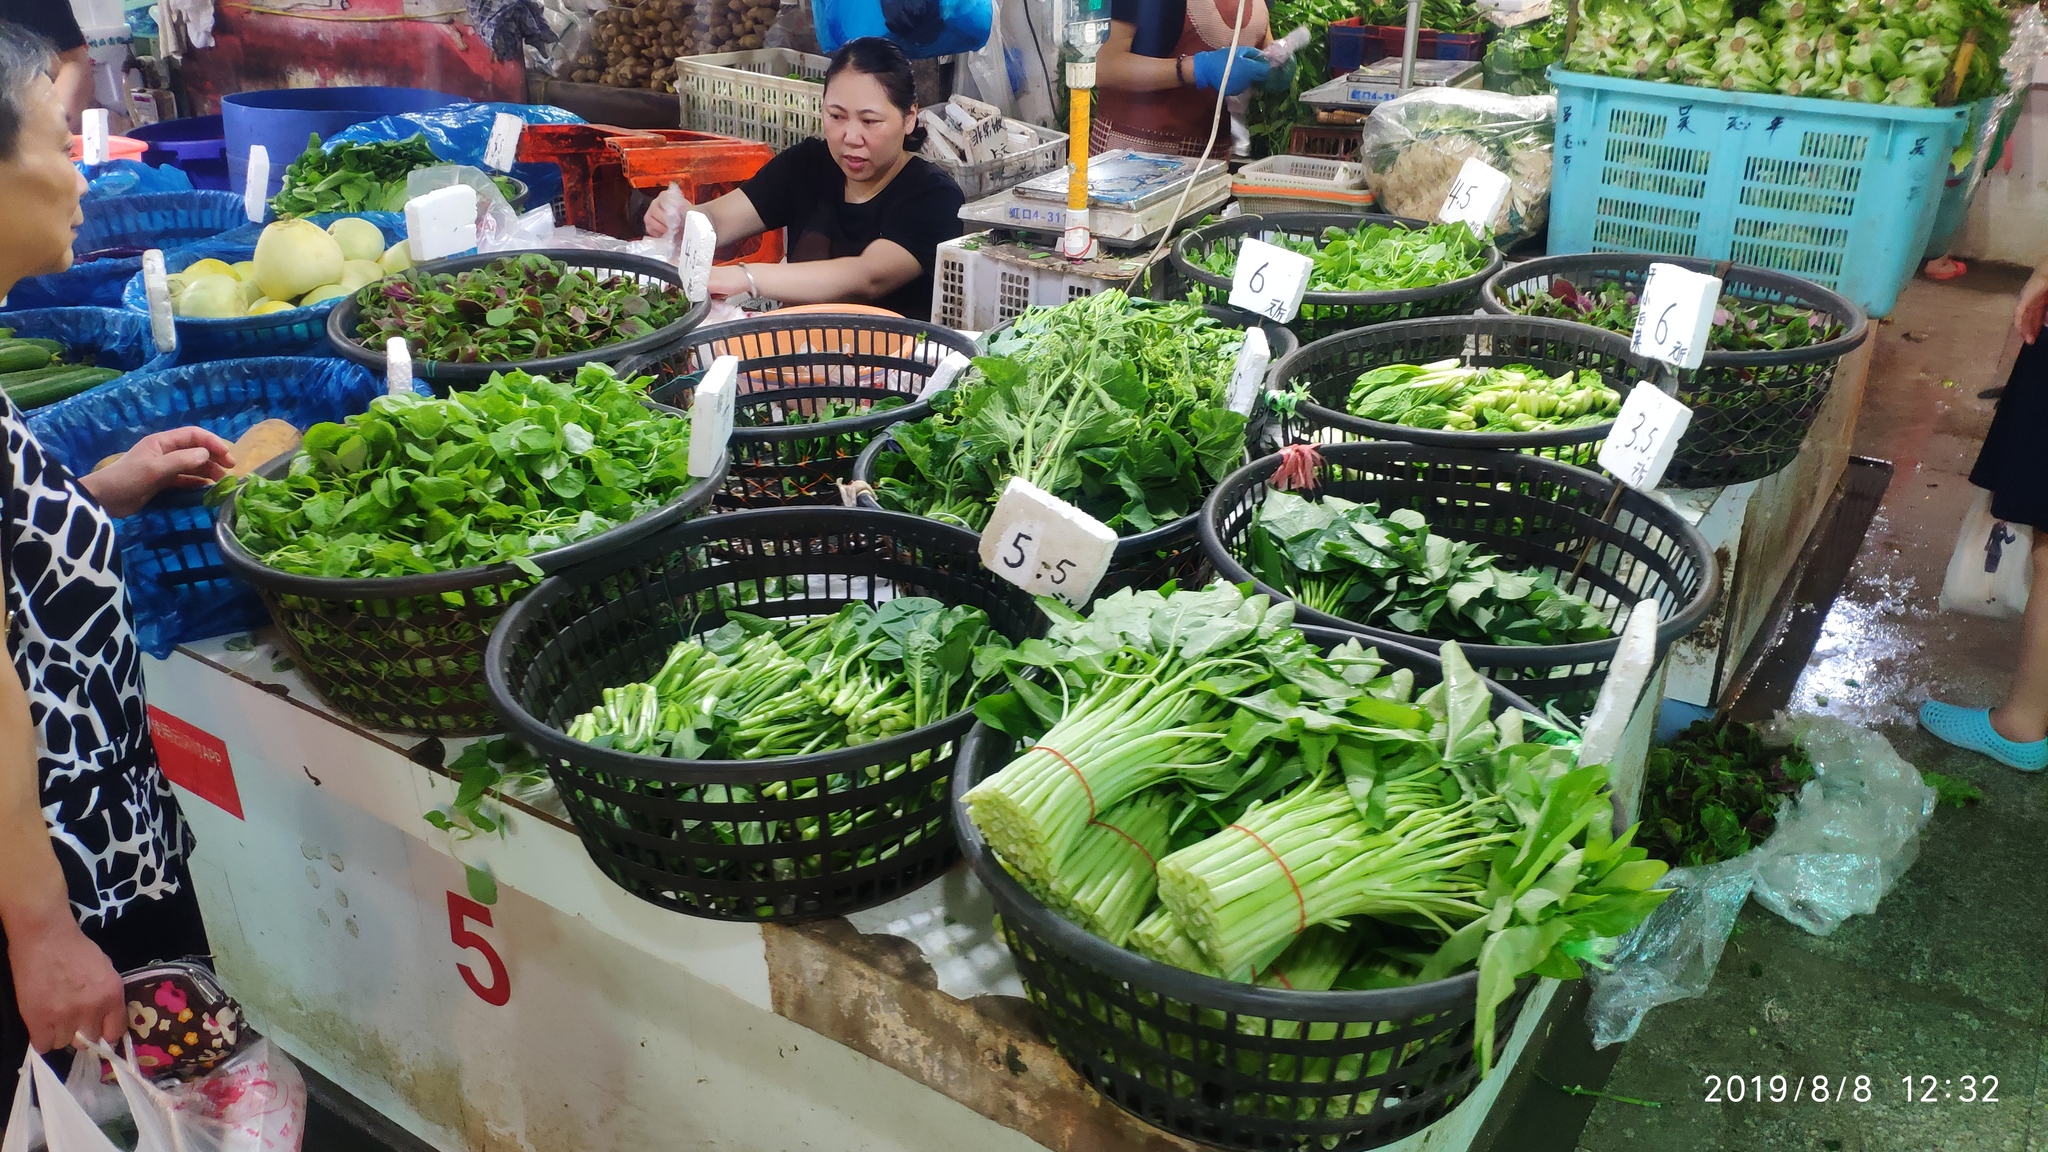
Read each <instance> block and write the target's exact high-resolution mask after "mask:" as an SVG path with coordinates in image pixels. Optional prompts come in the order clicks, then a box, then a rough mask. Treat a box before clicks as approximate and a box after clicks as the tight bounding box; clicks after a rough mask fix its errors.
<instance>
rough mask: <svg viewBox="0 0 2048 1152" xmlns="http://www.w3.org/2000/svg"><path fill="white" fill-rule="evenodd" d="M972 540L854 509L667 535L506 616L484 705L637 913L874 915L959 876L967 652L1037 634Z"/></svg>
mask: <svg viewBox="0 0 2048 1152" xmlns="http://www.w3.org/2000/svg"><path fill="white" fill-rule="evenodd" d="M978 543H979V542H978V540H977V538H976V537H975V535H974V534H973V533H971V532H966V531H963V530H961V529H958V528H954V527H950V526H948V525H945V524H937V523H933V522H932V521H929V520H924V519H920V518H918V517H915V516H905V515H902V514H900V513H894V512H877V511H871V510H867V509H849V508H763V509H755V510H751V511H743V512H733V513H730V514H726V515H721V516H710V517H705V518H702V519H699V520H694V521H690V522H688V523H685V524H680V525H677V526H675V527H674V528H671V529H668V530H665V531H663V532H660V533H657V534H655V535H652V536H648V537H646V538H644V539H642V540H639V541H637V542H635V543H633V544H631V545H629V546H627V547H624V548H620V549H617V550H614V551H612V552H610V553H607V554H606V555H604V556H601V557H597V558H593V559H592V560H591V561H590V562H589V563H586V564H582V565H578V566H576V567H575V568H573V569H569V570H566V571H564V572H561V573H559V574H557V575H556V576H553V577H551V578H549V579H548V580H546V581H544V582H542V583H541V584H540V586H539V587H537V588H535V589H534V590H533V592H532V594H531V595H529V596H528V597H527V598H525V599H524V600H522V601H520V602H519V604H517V605H516V606H514V608H513V610H512V611H511V612H510V613H508V614H507V615H506V618H505V621H504V623H503V625H502V626H500V627H499V629H498V630H497V632H496V633H495V634H494V635H493V636H492V638H491V649H490V661H489V668H490V689H491V699H492V701H493V702H494V703H495V704H496V706H497V708H498V710H499V712H500V713H501V714H502V715H503V716H504V717H505V722H506V723H507V724H508V725H509V726H510V731H511V732H512V734H513V735H515V736H517V737H518V738H519V739H520V740H521V741H523V742H524V743H525V744H526V745H527V746H528V747H529V748H532V749H533V750H534V752H535V753H536V754H538V755H539V756H540V757H541V759H542V760H543V761H544V762H545V763H546V764H547V765H548V769H549V772H550V774H551V775H553V777H554V780H555V786H556V788H557V789H558V790H559V791H560V793H561V796H562V800H563V802H564V803H566V804H567V805H568V807H569V812H570V815H571V816H572V817H573V818H574V819H575V821H576V827H577V829H578V831H579V832H581V834H582V836H583V842H584V847H585V848H586V849H587V850H588V851H589V853H590V856H591V859H592V860H594V861H595V862H596V863H597V866H598V868H599V869H601V870H602V871H603V872H604V873H605V875H607V876H609V877H611V878H612V880H613V881H614V882H616V883H617V884H618V885H619V886H620V887H621V888H624V889H625V890H626V891H628V892H631V893H632V894H633V895H635V896H638V897H640V898H641V899H643V900H647V901H649V902H651V903H654V904H659V905H661V906H662V907H664V908H671V909H674V910H675V911H678V912H685V913H688V914H690V915H692V916H702V917H706V918H709V919H716V920H752V921H792V920H804V919H811V918H815V917H820V916H833V915H838V914H840V913H844V912H851V911H855V910H857V909H861V908H866V907H870V906H872V905H875V904H880V903H883V902H885V901H888V900H891V899H894V898H895V897H897V896H900V895H902V894H904V893H905V892H908V891H910V890H911V889H913V888H916V887H918V886H919V885H921V884H923V883H924V882H926V881H927V880H930V879H932V878H933V877H935V876H937V875H938V874H939V873H941V872H943V871H945V869H946V867H947V866H948V865H949V864H951V863H952V862H953V860H954V859H955V856H956V852H957V848H956V845H955V843H954V840H953V837H952V835H951V833H950V832H949V831H948V829H947V826H946V796H947V789H948V785H949V782H950V780H951V777H952V772H953V763H954V753H955V749H956V746H957V743H958V741H959V740H960V738H961V737H962V736H964V735H966V734H967V730H968V728H969V727H970V726H972V725H973V723H974V714H973V712H971V711H970V710H969V708H970V706H971V705H972V703H973V701H974V700H975V699H976V697H977V696H978V695H979V694H980V692H981V690H982V688H983V687H984V686H985V685H986V684H987V683H988V682H989V681H990V679H991V678H992V677H995V676H997V675H998V674H997V673H996V672H995V671H994V669H993V667H990V666H986V665H985V664H984V663H983V661H984V660H986V659H988V658H989V656H987V655H984V654H987V653H995V654H999V653H1003V652H1007V651H1008V650H1009V648H1010V646H1011V644H1012V643H1014V642H1016V641H1021V640H1025V639H1026V638H1027V637H1029V636H1031V635H1032V634H1034V633H1035V632H1036V631H1037V630H1038V629H1040V628H1042V627H1043V622H1042V620H1041V618H1040V616H1039V614H1038V613H1037V611H1036V610H1034V609H1033V607H1032V605H1031V601H1030V598H1029V597H1027V596H1026V595H1025V594H1024V593H1022V592H1021V591H1019V590H1017V589H1016V588H1014V587H1012V586H1011V585H1009V584H1007V583H1004V582H1002V581H1000V580H998V579H997V578H996V577H994V576H993V575H991V574H990V573H989V572H988V571H987V570H985V569H984V568H982V566H981V561H980V559H979V558H978V556H977V553H976V550H977V548H978Z"/></svg>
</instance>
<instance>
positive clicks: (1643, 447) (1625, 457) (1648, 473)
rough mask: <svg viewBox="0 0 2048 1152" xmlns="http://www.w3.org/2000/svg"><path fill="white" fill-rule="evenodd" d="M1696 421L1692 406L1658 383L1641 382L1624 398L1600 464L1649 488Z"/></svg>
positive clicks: (1633, 485)
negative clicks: (1676, 398) (1682, 402)
mask: <svg viewBox="0 0 2048 1152" xmlns="http://www.w3.org/2000/svg"><path fill="white" fill-rule="evenodd" d="M1691 424H1692V409H1690V408H1687V407H1686V406H1685V405H1683V404H1680V403H1679V402H1678V401H1676V400H1674V399H1672V398H1671V397H1669V396H1666V395H1665V394H1664V393H1663V391H1662V390H1661V389H1659V388H1658V387H1657V386H1656V385H1655V384H1649V383H1640V384H1637V385H1636V386H1635V390H1634V391H1633V392H1630V393H1629V394H1628V399H1627V400H1626V401H1623V402H1622V405H1621V415H1619V416H1616V417H1615V418H1614V431H1612V432H1609V433H1608V434H1607V442H1606V443H1604V444H1602V445H1601V446H1600V466H1601V467H1602V468H1605V469H1607V471H1608V472H1610V473H1612V474H1613V475H1614V478H1615V479H1617V480H1619V481H1621V482H1622V483H1623V484H1626V485H1628V486H1629V487H1631V488H1634V489H1635V490H1637V491H1638V492H1648V491H1649V490H1650V489H1652V488H1655V487H1656V486H1657V485H1658V484H1659V483H1661V482H1662V481H1663V479H1664V470H1665V469H1666V468H1669V467H1671V454H1672V453H1673V452H1676V451H1677V450H1678V441H1679V438H1680V437H1682V436H1684V435H1685V430H1686V428H1687V427H1688V426H1690V425H1691Z"/></svg>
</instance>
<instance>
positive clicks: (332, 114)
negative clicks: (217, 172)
mask: <svg viewBox="0 0 2048 1152" xmlns="http://www.w3.org/2000/svg"><path fill="white" fill-rule="evenodd" d="M463 102H464V98H463V97H461V96H451V95H449V94H448V93H446V92H435V91H432V90H431V89H427V88H273V89H271V90H269V91H266V92H240V93H237V94H235V95H233V96H223V97H222V98H221V102H220V110H221V121H222V125H223V128H224V129H225V133H226V139H227V153H228V188H229V190H230V191H232V192H235V193H236V194H238V195H239V194H240V193H241V191H242V185H243V182H244V177H245V176H246V175H247V174H248V171H249V149H250V147H251V146H253V145H256V144H261V145H263V147H264V148H265V149H266V150H268V151H269V153H270V187H269V188H267V189H265V191H264V195H265V197H270V196H275V195H277V189H278V186H279V185H280V184H281V183H282V182H283V180H284V170H285V169H286V168H288V167H290V166H291V162H292V161H293V160H296V159H298V157H299V153H301V152H304V151H305V150H306V140H307V138H308V137H309V136H311V135H312V134H313V133H315V132H317V133H319V134H320V138H321V139H323V140H324V139H326V138H327V137H329V136H332V135H334V134H335V133H336V132H339V131H341V130H342V129H343V128H346V127H348V126H349V125H351V124H360V123H362V122H363V121H365V120H375V119H376V118H378V117H379V116H390V115H392V114H394V113H398V112H424V111H426V110H427V109H429V108H441V107H445V106H447V105H449V104H460V103H463Z"/></svg>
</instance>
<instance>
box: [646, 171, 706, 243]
mask: <svg viewBox="0 0 2048 1152" xmlns="http://www.w3.org/2000/svg"><path fill="white" fill-rule="evenodd" d="M694 207H696V205H694V204H692V203H690V202H689V200H688V199H686V198H685V197H684V196H683V190H682V188H681V187H680V186H678V185H676V184H674V183H671V184H670V185H669V186H668V187H667V188H664V189H662V191H661V195H659V196H656V197H655V198H654V203H652V204H649V205H648V206H647V218H646V220H645V221H644V222H643V224H644V226H645V228H646V229H647V234H648V235H649V236H652V237H654V238H655V239H657V240H659V239H660V238H662V237H663V236H666V235H668V234H669V232H670V230H672V229H676V228H681V227H682V226H683V214H684V213H685V212H688V211H689V210H690V209H692V208H694Z"/></svg>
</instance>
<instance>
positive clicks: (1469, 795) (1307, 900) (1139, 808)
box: [953, 582, 1665, 1152]
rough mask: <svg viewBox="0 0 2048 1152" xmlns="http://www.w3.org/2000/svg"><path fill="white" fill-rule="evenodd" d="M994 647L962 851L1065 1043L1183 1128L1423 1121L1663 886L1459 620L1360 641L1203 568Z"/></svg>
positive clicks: (1252, 1139)
mask: <svg viewBox="0 0 2048 1152" xmlns="http://www.w3.org/2000/svg"><path fill="white" fill-rule="evenodd" d="M999 657H1000V658H1001V659H1002V660H1003V662H1004V663H1005V664H1006V665H1007V668H1006V672H1007V674H1008V676H1009V680H1010V684H1011V690H1010V691H1009V692H1006V693H998V694H996V695H992V696H990V697H988V698H986V699H984V700H983V701H982V703H981V704H980V705H979V706H978V708H977V711H978V712H979V713H980V714H981V716H982V718H983V720H984V723H982V724H980V725H978V726H976V728H975V729H974V731H973V732H972V733H970V734H969V735H968V737H967V739H966V740H965V741H964V742H963V744H962V747H961V754H960V765H959V769H958V771H957V772H956V774H955V778H954V784H953V788H954V797H955V805H954V816H955V822H956V825H957V827H958V829H959V833H960V838H961V842H962V846H963V850H964V852H965V854H966V856H967V859H968V862H969V863H970V865H971V866H972V867H973V868H974V871H975V874H976V876H977V877H978V878H979V879H980V880H981V881H982V883H983V884H984V885H986V886H987V888H988V889H989V891H990V893H991V894H992V895H993V896H994V898H995V904H996V908H997V911H998V912H999V913H1000V917H1001V930H1002V933H1003V936H1004V939H1005V942H1006V943H1007V944H1008V945H1009V947H1010V950H1011V952H1012V954H1013V955H1014V956H1015V957H1016V961H1017V967H1018V973H1019V975H1020V976H1021V977H1022V979H1023V983H1024V988H1025V992H1026V995H1027V996H1028V997H1029V998H1030V999H1031V1001H1032V1003H1033V1004H1034V1005H1035V1006H1036V1007H1037V1008H1038V1010H1039V1012H1040V1014H1041V1015H1042V1016H1043V1018H1044V1021H1045V1024H1046V1027H1047V1030H1048V1032H1049V1033H1050V1034H1051V1037H1052V1040H1053V1043H1054V1044H1055V1046H1056V1047H1057V1048H1058V1049H1059V1051H1060V1053H1061V1055H1062V1056H1064V1057H1065V1058H1066V1059H1067V1061H1068V1062H1069V1063H1070V1064H1072V1065H1073V1067H1074V1068H1075V1070H1076V1071H1077V1072H1079V1073H1080V1075H1081V1076H1082V1077H1083V1078H1084V1079H1085V1080H1087V1081H1088V1082H1089V1083H1090V1084H1092V1085H1093V1086H1094V1087H1095V1088H1097V1089H1098V1090H1099V1091H1101V1092H1102V1093H1103V1094H1104V1095H1106V1096H1108V1097H1109V1098H1110V1099H1111V1100H1113V1101H1115V1102H1116V1103H1117V1104H1118V1105H1120V1106H1122V1107H1123V1108H1125V1109H1127V1110H1129V1111H1130V1112H1132V1113H1134V1114H1136V1115H1137V1116H1139V1117H1141V1118H1143V1119H1145V1120H1146V1121H1148V1122H1150V1123H1152V1124H1155V1125H1157V1126H1159V1127H1160V1128H1163V1129H1165V1130H1167V1131H1169V1132H1172V1133H1174V1134H1176V1135H1179V1136H1183V1137H1187V1138H1190V1139H1193V1140H1198V1141H1201V1142H1203V1143H1206V1144H1211V1145H1216V1146H1219V1147H1223V1148H1230V1149H1244V1150H1246V1152H1253V1150H1257V1152H1265V1150H1268V1149H1300V1150H1302V1152H1308V1150H1310V1149H1367V1148H1377V1147H1380V1146H1382V1145H1386V1144H1390V1143H1393V1142H1395V1141H1397V1140H1401V1139H1403V1138H1405V1137H1408V1136H1411V1135H1413V1134H1414V1133H1416V1132H1418V1131H1420V1130H1422V1129H1423V1128H1425V1127H1427V1126H1428V1125H1429V1124H1431V1123H1433V1122H1435V1121H1436V1120H1438V1119H1440V1118H1441V1117H1443V1116H1444V1115H1445V1114H1446V1113H1448V1112H1449V1111H1450V1110H1451V1109H1452V1108H1453V1107H1455V1106H1456V1105H1457V1104H1458V1103H1459V1102H1461V1101H1463V1100H1465V1099H1467V1098H1468V1097H1469V1096H1470V1094H1471V1092H1472V1089H1473V1087H1474V1085H1475V1084H1477V1083H1478V1082H1479V1081H1480V1079H1481V1078H1482V1077H1484V1076H1486V1075H1488V1074H1489V1073H1490V1071H1492V1070H1494V1069H1496V1068H1497V1067H1498V1066H1499V1065H1500V1063H1502V1062H1503V1061H1504V1060H1506V1059H1507V1058H1509V1055H1510V1053H1509V1052H1508V1051H1507V1050H1506V1045H1507V1042H1508V1037H1509V1035H1510V1033H1511V1032H1512V1031H1513V1028H1514V1025H1515V1021H1516V1019H1517V1016H1518V1014H1519V1013H1520V1011H1521V1008H1522V1004H1523V1001H1524V998H1525V996H1526V995H1527V994H1528V992H1529V990H1530V989H1531V987H1532V986H1533V982H1532V980H1531V979H1530V977H1531V976H1533V975H1539V974H1540V975H1545V976H1556V977H1570V976H1573V975H1576V974H1578V972H1579V967H1578V962H1579V961H1580V960H1585V959H1597V958H1598V956H1599V954H1600V952H1601V950H1602V945H1603V942H1604V941H1605V940H1606V939H1607V938H1610V937H1614V936H1618V935H1621V934H1623V933H1625V932H1626V931H1627V930H1628V929H1629V928H1630V927H1632V926H1633V925H1634V924H1636V923H1638V922H1640V921H1641V920H1642V918H1643V917H1644V916H1646V915H1648V913H1649V912H1650V911H1651V910H1652V909H1653V908H1655V907H1656V905H1657V904H1658V903H1659V902H1660V901H1661V900H1662V899H1663V897H1664V895H1665V894H1664V893H1662V892H1657V891H1652V890H1651V885H1652V884H1654V883H1655V882H1656V881H1657V880H1658V879H1659V878H1660V877H1661V876H1662V874H1663V872H1664V870H1665V866H1664V865H1662V864H1659V863H1656V862H1652V861H1648V860H1646V859H1644V857H1645V853H1644V852H1643V850H1642V849H1640V848H1635V847H1633V846H1632V844H1631V837H1630V836H1628V835H1624V836H1619V837H1617V836H1614V835H1612V821H1613V819H1614V811H1613V806H1612V801H1611V799H1610V796H1609V793H1608V789H1607V769H1606V768H1605V767H1604V766H1599V765H1593V766H1586V767H1580V766H1578V765H1577V764H1576V762H1575V756H1576V743H1577V742H1576V739H1575V738H1574V737H1572V736H1570V735H1569V734H1568V733H1566V732H1564V731H1562V730H1560V729H1558V728H1556V727H1554V726H1552V725H1551V724H1549V723H1547V722H1546V721H1544V720H1543V719H1541V718H1540V717H1538V716H1537V715H1535V714H1533V713H1532V712H1531V711H1529V705H1528V704H1527V703H1526V702H1524V701H1522V700H1520V699H1519V698H1518V697H1516V696H1514V695H1513V694H1512V693H1510V692H1508V691H1507V690H1506V689H1504V688H1502V687H1501V686H1499V685H1497V684H1493V683H1490V682H1489V681H1487V680H1485V679H1484V678H1483V677H1481V676H1480V675H1479V674H1478V673H1476V672H1475V671H1474V670H1473V669H1472V666H1471V665H1470V664H1469V663H1467V662H1466V661H1465V660H1464V658H1463V656H1462V654H1461V653H1460V652H1459V651H1458V646H1457V645H1455V644H1447V645H1444V646H1443V652H1442V656H1441V658H1439V657H1437V656H1431V655H1428V654H1426V653H1424V652H1421V651H1418V650H1415V649H1411V648H1407V647H1405V646H1401V645H1394V644H1382V645H1379V646H1377V647H1367V646H1364V645H1362V644H1361V642H1360V638H1358V637H1356V636H1351V635H1347V634H1340V633H1336V632H1331V631H1328V630H1324V629H1314V628H1310V629H1300V628H1297V627H1295V625H1294V620H1293V611H1292V608H1291V606H1290V605H1288V604H1287V603H1285V602H1280V601H1274V600H1271V599H1270V598H1268V597H1266V596H1264V595H1257V594H1255V595H1251V596H1246V595H1245V594H1243V593H1241V592H1239V591H1238V590H1237V588H1235V587H1233V586H1231V585H1229V584H1224V583H1221V582H1218V583H1216V584H1214V585H1211V586H1210V587H1208V588H1206V589H1202V590H1199V591H1196V590H1185V591H1180V592H1176V593H1173V594H1172V595H1161V594H1159V593H1156V592H1136V593H1134V592H1130V591H1124V592H1119V593H1116V594H1114V595H1112V596H1109V597H1107V598H1104V599H1102V600H1099V601H1097V602H1096V603H1095V604H1094V605H1093V607H1092V608H1091V610H1090V611H1089V613H1088V615H1087V616H1086V617H1082V616H1079V615H1075V614H1073V613H1068V612H1060V613H1059V618H1058V619H1056V620H1055V621H1054V623H1053V624H1052V626H1051V627H1050V628H1049V629H1048V630H1047V632H1046V635H1045V636H1044V637H1043V638H1042V639H1040V640H1035V641H1031V642H1029V643H1027V644H1024V645H1021V646H1019V647H1018V648H1017V649H1016V650H1015V651H1014V652H1012V653H1007V654H999ZM1539 887H1542V888H1545V889H1548V890H1549V892H1550V895H1551V897H1552V898H1551V899H1548V900H1543V899H1535V898H1532V897H1530V896H1528V895H1526V894H1528V893H1531V892H1533V891H1534V890H1536V889H1537V888H1539Z"/></svg>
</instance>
